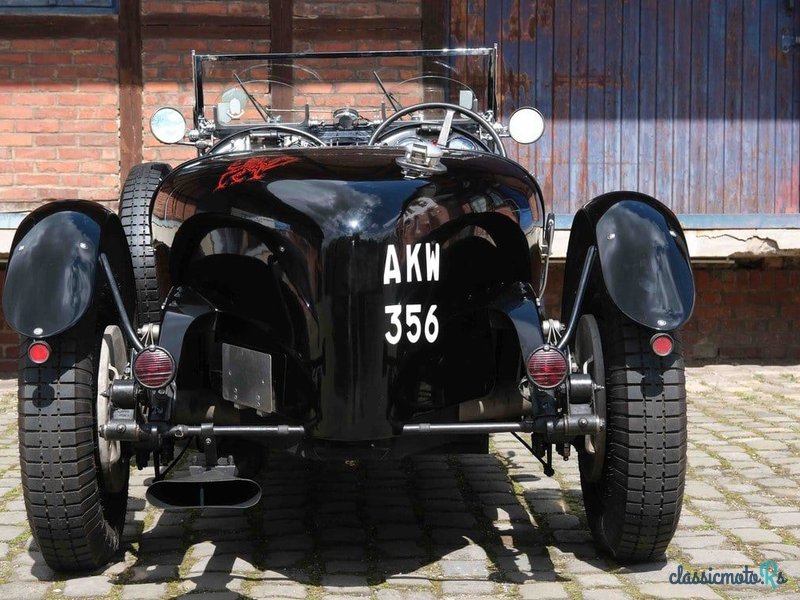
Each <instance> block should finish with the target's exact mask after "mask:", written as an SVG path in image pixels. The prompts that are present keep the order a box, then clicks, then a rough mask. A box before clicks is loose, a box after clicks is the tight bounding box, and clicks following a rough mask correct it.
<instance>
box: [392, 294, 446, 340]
mask: <svg viewBox="0 0 800 600" xmlns="http://www.w3.org/2000/svg"><path fill="white" fill-rule="evenodd" d="M405 308H406V311H405V312H406V319H405V320H406V327H407V329H408V330H407V331H406V339H408V341H409V342H411V343H412V344H416V343H417V342H418V341H419V340H420V338H421V337H422V334H423V332H424V333H425V339H426V340H428V342H435V341H436V338H438V337H439V319H437V318H436V314H435V312H436V305H435V304H431V306H430V308H429V309H428V314H427V316H426V317H425V325H424V327H423V325H422V320H421V319H420V315H421V313H422V305H421V304H406V307H405ZM385 310H386V314H387V315H389V325H390V327H391V329H390V330H389V331H387V332H386V341H387V342H389V343H390V344H392V345H394V344H397V343H398V342H399V341H400V338H402V337H403V323H402V322H401V321H400V317H401V315H402V314H403V305H402V304H391V305H389V306H387V307H386V309H385Z"/></svg>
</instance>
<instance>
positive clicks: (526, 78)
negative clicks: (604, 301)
mask: <svg viewBox="0 0 800 600" xmlns="http://www.w3.org/2000/svg"><path fill="white" fill-rule="evenodd" d="M464 19H466V22H464ZM790 33H791V34H794V35H799V34H800V2H797V1H795V2H791V1H787V0H714V1H713V2H711V1H705V0H674V1H666V0H499V1H486V0H451V37H452V41H453V43H454V45H459V46H463V45H464V44H465V43H466V44H468V45H483V44H487V45H489V44H492V43H495V42H497V43H499V44H500V54H501V63H502V64H501V68H502V70H503V85H502V90H501V92H502V98H501V104H500V106H501V109H502V113H503V115H504V116H505V118H506V119H507V118H508V116H509V115H510V113H511V112H512V111H513V110H514V108H516V107H517V106H521V105H525V104H533V105H534V106H536V107H537V108H539V110H541V111H542V113H543V114H544V115H545V118H546V119H547V123H548V128H547V131H546V133H545V136H544V138H543V139H542V140H540V141H539V142H538V143H537V144H536V145H535V146H534V147H533V148H516V147H515V144H513V142H509V150H510V154H511V155H512V156H515V157H518V158H519V160H520V161H521V162H522V163H523V164H527V165H528V167H529V168H530V169H531V170H532V171H533V172H535V173H536V174H537V176H538V177H539V179H540V181H541V182H542V187H543V190H544V192H545V195H546V196H547V198H548V199H552V202H553V204H554V208H555V211H556V212H558V213H567V212H573V211H574V210H575V208H577V207H578V206H580V205H581V204H582V203H584V202H585V201H587V200H588V199H589V198H591V197H592V196H595V195H597V194H600V193H603V192H605V191H610V190H614V189H635V190H640V191H643V192H647V193H651V194H654V195H656V196H657V197H658V198H659V199H661V200H662V201H664V202H666V203H667V204H668V205H670V206H671V207H672V208H673V209H674V210H676V211H677V212H680V213H706V212H707V213H728V214H741V213H756V212H760V213H798V212H800V48H797V47H796V48H794V49H793V50H791V51H790V52H789V53H783V52H782V51H781V36H782V35H783V34H790Z"/></svg>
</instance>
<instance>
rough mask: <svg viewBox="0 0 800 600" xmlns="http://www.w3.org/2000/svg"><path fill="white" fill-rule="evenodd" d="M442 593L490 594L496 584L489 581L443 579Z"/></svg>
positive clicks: (459, 594) (460, 594)
mask: <svg viewBox="0 0 800 600" xmlns="http://www.w3.org/2000/svg"><path fill="white" fill-rule="evenodd" d="M442 593H443V594H444V595H445V596H469V597H470V598H471V597H473V596H478V595H484V596H491V595H494V594H495V593H496V586H495V584H494V583H492V582H491V581H443V582H442Z"/></svg>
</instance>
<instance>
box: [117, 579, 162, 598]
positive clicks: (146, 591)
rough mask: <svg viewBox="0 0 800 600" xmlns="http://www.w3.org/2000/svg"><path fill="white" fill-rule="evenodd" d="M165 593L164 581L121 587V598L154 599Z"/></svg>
mask: <svg viewBox="0 0 800 600" xmlns="http://www.w3.org/2000/svg"><path fill="white" fill-rule="evenodd" d="M166 593H167V584H166V583H140V584H137V585H124V586H123V587H122V600H155V599H157V598H160V597H161V596H163V595H164V594H166Z"/></svg>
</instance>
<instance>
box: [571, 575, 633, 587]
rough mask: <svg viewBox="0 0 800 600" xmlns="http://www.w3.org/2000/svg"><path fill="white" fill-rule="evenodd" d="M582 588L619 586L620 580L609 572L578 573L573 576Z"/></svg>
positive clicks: (620, 584)
mask: <svg viewBox="0 0 800 600" xmlns="http://www.w3.org/2000/svg"><path fill="white" fill-rule="evenodd" d="M573 580H574V581H577V582H578V583H579V584H580V586H581V587H583V588H597V587H620V586H622V581H620V580H619V578H617V577H615V576H614V575H611V574H609V573H578V574H575V575H574V576H573Z"/></svg>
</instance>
